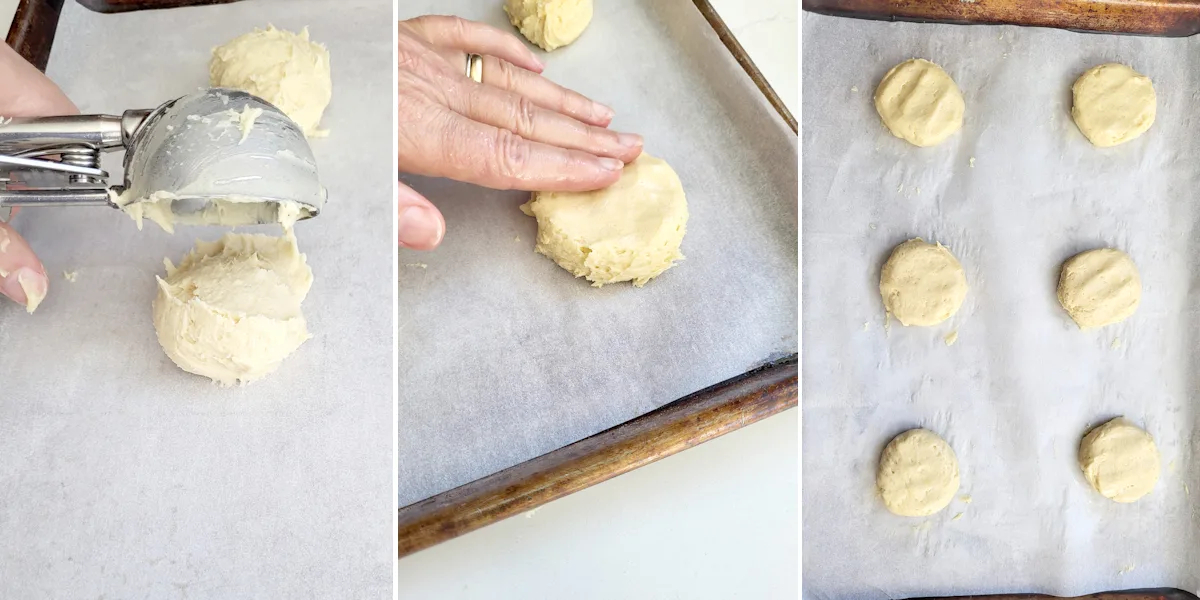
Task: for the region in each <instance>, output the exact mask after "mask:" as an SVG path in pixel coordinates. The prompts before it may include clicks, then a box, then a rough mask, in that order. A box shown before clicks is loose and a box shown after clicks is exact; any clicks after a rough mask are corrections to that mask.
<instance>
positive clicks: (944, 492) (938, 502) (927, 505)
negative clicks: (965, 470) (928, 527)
mask: <svg viewBox="0 0 1200 600" xmlns="http://www.w3.org/2000/svg"><path fill="white" fill-rule="evenodd" d="M875 483H876V485H877V486H878V487H879V493H880V495H881V496H883V503H884V505H886V506H887V509H888V510H890V511H892V512H893V513H895V514H897V515H900V516H902V517H925V516H928V515H932V514H933V513H935V512H937V511H939V510H942V509H943V508H946V506H947V505H949V504H950V501H951V500H953V499H954V494H955V493H957V492H958V457H956V456H955V455H954V450H953V449H952V448H950V444H947V443H946V440H943V439H942V438H940V437H938V435H937V434H936V433H934V432H932V431H929V430H928V429H910V430H908V431H905V432H904V433H902V434H900V435H898V436H896V437H895V438H894V439H893V440H892V441H891V442H889V443H888V445H887V447H886V448H884V449H883V456H881V457H880V458H879V473H878V475H877V476H876V478H875Z"/></svg>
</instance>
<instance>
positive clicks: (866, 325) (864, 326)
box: [863, 321, 871, 331]
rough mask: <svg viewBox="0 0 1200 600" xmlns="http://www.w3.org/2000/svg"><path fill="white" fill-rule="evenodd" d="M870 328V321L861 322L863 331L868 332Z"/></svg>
mask: <svg viewBox="0 0 1200 600" xmlns="http://www.w3.org/2000/svg"><path fill="white" fill-rule="evenodd" d="M870 328H871V322H870V321H863V331H867V330H869V329H870Z"/></svg>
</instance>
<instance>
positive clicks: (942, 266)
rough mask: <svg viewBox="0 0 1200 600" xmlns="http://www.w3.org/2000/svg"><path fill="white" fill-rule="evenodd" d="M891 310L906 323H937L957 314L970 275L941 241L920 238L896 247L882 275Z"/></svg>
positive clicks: (881, 286) (885, 299) (881, 285)
mask: <svg viewBox="0 0 1200 600" xmlns="http://www.w3.org/2000/svg"><path fill="white" fill-rule="evenodd" d="M879 294H880V295H881V296H883V307H884V309H885V310H887V312H888V314H889V315H891V316H893V317H896V319H898V320H899V321H900V322H901V323H903V324H904V325H917V326H929V325H937V324H938V323H941V322H942V321H945V320H946V319H949V318H950V317H952V316H954V313H956V312H958V309H959V307H960V306H962V303H963V299H965V298H966V297H967V275H966V273H965V272H963V268H962V265H961V264H959V263H958V259H956V258H954V255H953V254H951V253H950V250H949V249H947V248H946V247H945V246H943V245H941V244H930V243H929V242H926V241H924V240H922V239H921V238H916V239H912V240H908V241H907V242H904V243H903V244H900V245H899V246H896V248H895V249H894V250H892V255H891V256H889V257H888V260H887V262H886V263H884V265H883V271H882V272H881V273H880V276H879Z"/></svg>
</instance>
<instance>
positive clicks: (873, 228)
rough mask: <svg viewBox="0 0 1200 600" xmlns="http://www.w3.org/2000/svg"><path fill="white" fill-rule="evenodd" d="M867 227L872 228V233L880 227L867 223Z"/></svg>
mask: <svg viewBox="0 0 1200 600" xmlns="http://www.w3.org/2000/svg"><path fill="white" fill-rule="evenodd" d="M867 227H870V228H871V231H875V230H876V229H879V226H878V225H876V224H874V223H867Z"/></svg>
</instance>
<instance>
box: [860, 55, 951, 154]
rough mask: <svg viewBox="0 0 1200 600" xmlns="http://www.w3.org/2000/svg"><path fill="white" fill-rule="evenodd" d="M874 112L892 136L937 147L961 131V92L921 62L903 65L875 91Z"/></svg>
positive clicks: (939, 71) (938, 69) (937, 70)
mask: <svg viewBox="0 0 1200 600" xmlns="http://www.w3.org/2000/svg"><path fill="white" fill-rule="evenodd" d="M875 110H877V111H879V116H880V117H881V118H882V119H883V124H884V125H886V126H887V128H888V129H889V130H890V131H891V132H892V135H894V136H896V137H898V138H900V139H903V140H905V141H907V142H909V143H910V144H914V145H917V146H936V145H938V144H940V143H942V142H944V141H946V138H948V137H950V136H951V135H954V133H955V132H956V131H958V130H959V129H961V128H962V122H963V111H964V110H965V105H964V104H963V97H962V92H960V91H958V86H957V85H955V83H954V80H953V79H951V78H950V75H949V74H947V73H946V72H945V71H943V70H942V68H941V67H939V66H937V65H935V64H933V63H931V62H929V61H927V60H923V59H920V58H914V59H912V60H908V61H905V62H902V63H900V64H898V65H896V66H895V67H892V70H891V71H888V72H887V75H884V76H883V81H880V82H879V87H878V88H876V89H875Z"/></svg>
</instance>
